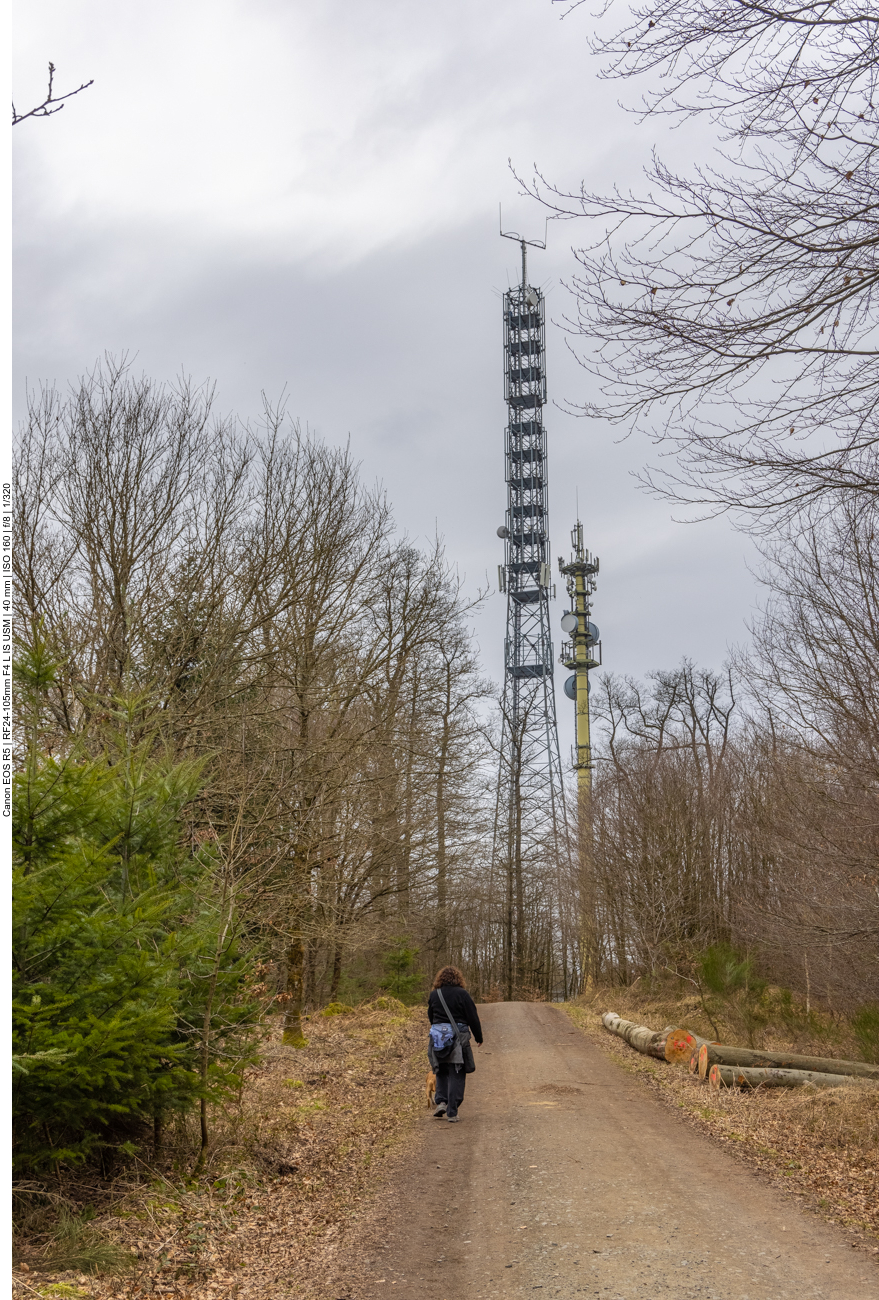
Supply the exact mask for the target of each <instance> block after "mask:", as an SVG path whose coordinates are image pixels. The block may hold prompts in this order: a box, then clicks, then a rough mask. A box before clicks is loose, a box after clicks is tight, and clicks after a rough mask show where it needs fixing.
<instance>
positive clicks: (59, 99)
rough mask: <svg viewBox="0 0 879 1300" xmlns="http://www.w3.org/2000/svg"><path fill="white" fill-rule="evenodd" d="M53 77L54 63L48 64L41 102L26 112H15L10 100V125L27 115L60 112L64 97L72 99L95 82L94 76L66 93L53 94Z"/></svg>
mask: <svg viewBox="0 0 879 1300" xmlns="http://www.w3.org/2000/svg"><path fill="white" fill-rule="evenodd" d="M54 79H55V64H54V63H50V64H49V90H48V93H47V95H46V98H45V99H44V100H43V102H42V104H37V106H36V108H32V109H30V110H29V111H28V112H27V113H17V112H16V111H15V101H14V100H13V101H12V125H13V126H18V124H19V122H24V121H26V120H27V119H28V118H29V117H51V116H52V114H53V113H60V112H61V110H62V108H63V107H64V103H63V101H64V100H65V99H72V98H73V96H74V95H78V94H79V93H80V91H81V90H88V88H89V86H93V85H94V84H95V80H94V77H93V78H92V79H91V81H84V82H83V84H82V85H81V86H77V88H76V90H68V92H67V94H66V95H54V94H53V93H52V88H53V82H54Z"/></svg>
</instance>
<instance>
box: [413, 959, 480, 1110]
mask: <svg viewBox="0 0 879 1300" xmlns="http://www.w3.org/2000/svg"><path fill="white" fill-rule="evenodd" d="M441 995H442V996H441ZM443 1002H445V1007H444V1006H443ZM446 1008H448V1012H449V1014H448V1015H446ZM427 1015H428V1018H429V1020H430V1023H431V1024H432V1025H441V1024H449V1023H453V1024H455V1025H457V1028H458V1039H459V1042H460V1046H461V1051H460V1052H458V1051H455V1052H453V1054H452V1057H453V1058H454V1057H455V1056H457V1057H458V1058H459V1059H458V1062H457V1063H455V1062H454V1059H451V1060H447V1061H438V1060H437V1059H436V1057H435V1056H434V1055H433V1051H432V1049H431V1050H429V1051H428V1057H429V1058H430V1063H431V1065H432V1066H433V1071H434V1074H435V1075H436V1094H435V1095H436V1110H435V1111H434V1112H433V1117H434V1119H443V1118H445V1119H447V1120H448V1121H449V1122H450V1123H452V1124H456V1123H457V1122H458V1107H459V1106H460V1105H461V1102H462V1101H463V1100H464V1082H465V1080H466V1078H467V1075H468V1074H471V1073H472V1072H473V1071H474V1070H475V1069H476V1063H475V1061H474V1060H473V1049H472V1048H471V1046H470V1035H471V1033H472V1035H473V1037H474V1038H475V1039H476V1041H477V1043H479V1044H480V1045H481V1044H482V1025H481V1024H480V1023H479V1015H478V1013H477V1010H476V1004H475V1003H474V1001H473V999H472V998H471V996H470V994H469V993H468V992H467V985H466V984H465V983H464V976H463V975H462V974H461V972H460V971H459V970H458V968H457V966H443V968H442V970H439V971H437V973H436V979H435V980H434V981H433V987H432V988H431V990H430V997H429V998H428V999H427Z"/></svg>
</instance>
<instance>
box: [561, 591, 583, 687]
mask: <svg viewBox="0 0 879 1300" xmlns="http://www.w3.org/2000/svg"><path fill="white" fill-rule="evenodd" d="M579 625H580V620H579V619H578V618H577V615H576V614H575V613H574V611H573V610H572V609H569V610H568V612H567V613H566V614H562V631H563V632H569V633H570V632H576V631H577V628H578V627H579ZM573 698H574V697H573V696H571V699H573Z"/></svg>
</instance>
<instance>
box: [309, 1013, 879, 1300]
mask: <svg viewBox="0 0 879 1300" xmlns="http://www.w3.org/2000/svg"><path fill="white" fill-rule="evenodd" d="M479 1014H480V1018H481V1020H482V1024H483V1028H484V1031H485V1046H484V1047H482V1048H479V1047H477V1048H475V1052H476V1065H477V1072H476V1074H475V1075H471V1076H470V1077H469V1078H468V1080H467V1094H466V1097H465V1100H464V1105H463V1107H462V1109H461V1123H459V1124H449V1123H446V1122H445V1121H444V1120H443V1121H440V1120H432V1119H429V1118H428V1114H429V1112H428V1111H427V1110H426V1108H425V1119H424V1126H423V1127H424V1131H423V1141H422V1143H421V1144H420V1146H419V1149H418V1150H417V1152H416V1153H415V1155H414V1156H413V1157H412V1158H411V1159H410V1160H409V1162H408V1163H407V1164H406V1165H405V1166H404V1167H402V1168H401V1169H399V1170H398V1171H397V1172H396V1174H395V1176H394V1178H393V1182H392V1185H390V1186H389V1187H388V1188H386V1190H385V1194H384V1198H383V1200H384V1209H383V1212H382V1215H381V1222H380V1223H376V1224H375V1225H374V1230H373V1232H372V1233H371V1234H370V1236H369V1238H368V1239H367V1240H366V1241H364V1248H363V1254H360V1265H361V1266H362V1271H361V1268H360V1267H359V1268H358V1270H357V1271H358V1274H359V1277H358V1285H357V1287H356V1295H357V1296H358V1297H360V1296H363V1297H373V1296H389V1297H391V1296H393V1297H396V1298H397V1300H457V1298H458V1297H459V1296H463V1297H468V1298H469V1297H472V1296H480V1297H485V1298H486V1300H490V1298H493V1297H496V1298H498V1300H508V1298H509V1300H512V1298H513V1297H522V1296H528V1297H530V1298H531V1300H534V1298H535V1297H538V1296H541V1295H543V1296H562V1297H568V1296H571V1297H573V1296H577V1297H587V1296H597V1297H601V1300H636V1298H637V1300H654V1298H655V1300H660V1298H661V1300H665V1298H666V1297H668V1298H671V1297H673V1298H675V1300H690V1297H694V1298H695V1297H699V1300H788V1298H789V1300H876V1298H877V1297H879V1270H877V1269H876V1267H875V1265H874V1264H872V1263H871V1262H870V1261H869V1260H868V1259H866V1258H865V1257H864V1256H863V1255H862V1254H861V1253H860V1252H856V1251H855V1250H853V1249H852V1248H851V1247H850V1246H849V1245H848V1244H847V1243H846V1242H845V1241H844V1239H843V1238H842V1235H841V1234H840V1233H837V1232H836V1231H835V1230H834V1229H833V1228H832V1227H830V1226H828V1225H825V1224H823V1223H821V1222H820V1220H818V1219H816V1218H814V1217H811V1216H809V1215H807V1214H805V1213H803V1212H801V1211H799V1210H798V1209H797V1208H796V1207H795V1206H794V1205H793V1204H792V1203H791V1202H789V1201H787V1200H786V1199H785V1198H784V1197H783V1196H782V1195H780V1194H779V1193H777V1192H774V1191H773V1190H772V1189H771V1188H768V1187H765V1186H764V1185H762V1184H761V1182H760V1181H759V1180H758V1179H757V1177H756V1176H754V1175H753V1174H751V1173H749V1172H748V1171H747V1170H746V1169H744V1168H742V1167H741V1166H740V1165H738V1164H737V1163H736V1161H735V1160H734V1159H732V1158H731V1157H729V1156H727V1155H726V1154H725V1153H724V1152H723V1151H722V1150H721V1149H719V1148H718V1147H717V1146H716V1145H714V1144H713V1143H712V1142H710V1141H709V1140H708V1139H707V1138H703V1137H701V1136H700V1135H699V1134H698V1133H697V1132H694V1131H693V1130H692V1129H690V1128H688V1127H687V1126H686V1124H685V1123H684V1122H683V1121H682V1120H678V1119H677V1118H676V1116H675V1115H674V1113H673V1112H670V1111H669V1110H668V1109H666V1108H665V1107H663V1106H662V1105H661V1104H660V1103H659V1102H658V1101H656V1100H654V1099H653V1098H652V1097H651V1096H650V1095H649V1094H647V1093H645V1091H644V1090H643V1088H642V1087H641V1086H640V1085H639V1084H638V1083H637V1082H636V1081H635V1080H633V1079H631V1078H630V1077H629V1075H628V1074H626V1072H625V1071H624V1070H622V1069H620V1067H619V1066H617V1065H615V1064H614V1063H613V1062H612V1061H610V1060H608V1059H607V1057H605V1056H604V1055H603V1054H602V1053H601V1052H600V1051H599V1050H598V1049H597V1048H596V1047H594V1046H593V1045H592V1044H590V1043H589V1042H588V1040H587V1039H586V1038H585V1037H584V1036H583V1035H582V1034H581V1033H579V1032H578V1031H577V1030H576V1029H574V1027H573V1026H572V1025H571V1022H570V1021H569V1020H568V1018H567V1017H566V1016H565V1015H564V1013H563V1012H561V1011H559V1010H558V1009H557V1008H555V1007H552V1006H549V1005H545V1004H541V1003H524V1002H519V1003H516V1002H507V1003H495V1004H492V1005H488V1006H480V1008H479ZM358 1253H359V1252H358ZM354 1292H355V1288H354V1287H352V1288H351V1293H354ZM344 1295H345V1291H344V1289H335V1290H334V1293H333V1300H335V1298H336V1297H342V1296H344Z"/></svg>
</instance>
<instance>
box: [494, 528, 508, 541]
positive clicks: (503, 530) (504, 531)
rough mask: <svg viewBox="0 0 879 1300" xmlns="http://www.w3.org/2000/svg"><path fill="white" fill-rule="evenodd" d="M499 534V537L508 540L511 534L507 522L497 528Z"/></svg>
mask: <svg viewBox="0 0 879 1300" xmlns="http://www.w3.org/2000/svg"><path fill="white" fill-rule="evenodd" d="M497 535H498V537H501V538H503V540H504V541H506V539H507V538H508V537H509V535H510V530H509V528H507V526H506V524H501V526H500V528H499V529H498V530H497Z"/></svg>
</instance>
